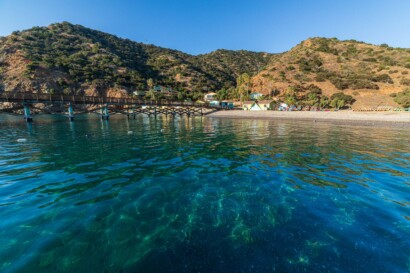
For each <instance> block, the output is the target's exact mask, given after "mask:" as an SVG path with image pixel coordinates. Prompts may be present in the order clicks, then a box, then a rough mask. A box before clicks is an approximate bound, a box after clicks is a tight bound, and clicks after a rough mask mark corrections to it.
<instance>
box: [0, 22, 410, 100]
mask: <svg viewBox="0 0 410 273" xmlns="http://www.w3.org/2000/svg"><path fill="white" fill-rule="evenodd" d="M243 73H247V74H249V75H251V79H250V82H249V83H246V84H243V83H242V84H243V86H242V87H238V88H236V89H235V88H234V87H236V83H237V81H236V79H237V78H238V77H239V76H240V75H242V74H243ZM150 78H151V79H153V81H154V83H155V84H157V85H163V86H167V87H171V88H173V89H174V90H178V91H186V92H188V93H190V94H196V97H197V98H199V97H201V94H202V93H203V92H208V91H217V90H219V89H221V88H223V89H225V90H227V91H226V92H227V93H226V97H227V98H238V96H239V95H238V94H239V93H240V92H243V88H244V86H246V88H248V89H249V90H246V92H248V93H249V92H255V91H258V92H261V93H263V94H266V95H270V94H272V93H273V94H275V95H276V96H280V97H282V98H285V97H288V99H289V96H293V98H291V99H300V101H302V100H303V101H305V102H306V101H308V100H312V101H311V102H307V104H308V105H315V101H317V103H318V104H319V103H320V101H321V100H323V103H324V104H325V105H326V100H327V99H328V98H330V97H331V96H332V95H334V94H335V93H339V92H344V93H345V94H346V95H351V96H353V97H354V99H355V101H356V102H355V107H356V108H360V107H364V108H365V107H375V106H383V105H386V106H387V105H389V106H397V104H396V103H395V102H394V99H393V96H394V93H399V92H401V91H403V90H405V89H406V88H410V49H400V48H392V47H389V46H388V45H386V44H384V45H380V46H375V45H370V44H366V43H363V42H358V41H353V40H350V41H339V40H337V39H335V38H334V39H326V38H312V39H308V40H306V41H303V42H302V43H300V44H299V45H297V46H295V47H294V48H292V49H291V50H290V51H288V52H285V53H282V54H276V55H275V54H268V53H256V52H249V51H229V50H217V51H215V52H212V53H209V54H203V55H198V56H193V55H189V54H186V53H183V52H180V51H177V50H171V49H166V48H161V47H157V46H154V45H146V44H142V43H137V42H133V41H130V40H128V39H121V38H118V37H116V36H113V35H110V34H106V33H103V32H100V31H96V30H92V29H88V28H85V27H83V26H79V25H73V24H70V23H67V22H64V23H60V24H53V25H50V26H48V27H35V28H32V29H29V30H25V31H21V32H14V33H12V34H11V35H9V36H7V37H2V38H0V91H2V90H3V91H10V92H13V91H31V92H43V93H55V94H58V93H66V94H87V95H109V96H119V95H121V96H125V95H127V94H131V93H132V92H133V91H135V90H146V89H147V80H148V79H150ZM245 78H249V77H245ZM241 88H242V89H241ZM238 90H242V91H240V92H239V91H238ZM241 94H242V93H241ZM241 96H242V97H243V94H242V95H241ZM245 96H246V94H245ZM193 97H195V96H193Z"/></svg>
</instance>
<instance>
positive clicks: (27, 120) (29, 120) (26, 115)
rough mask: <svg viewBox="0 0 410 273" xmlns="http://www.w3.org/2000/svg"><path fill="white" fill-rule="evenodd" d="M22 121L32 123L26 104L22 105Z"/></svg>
mask: <svg viewBox="0 0 410 273" xmlns="http://www.w3.org/2000/svg"><path fill="white" fill-rule="evenodd" d="M24 119H25V120H26V122H32V121H33V118H32V117H31V113H30V107H29V106H28V105H27V104H24Z"/></svg>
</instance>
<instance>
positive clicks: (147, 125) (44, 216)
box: [0, 116, 410, 273]
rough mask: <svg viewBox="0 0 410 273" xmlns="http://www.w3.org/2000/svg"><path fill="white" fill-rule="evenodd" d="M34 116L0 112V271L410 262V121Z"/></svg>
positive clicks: (363, 266) (367, 266)
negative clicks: (367, 123) (337, 122)
mask: <svg viewBox="0 0 410 273" xmlns="http://www.w3.org/2000/svg"><path fill="white" fill-rule="evenodd" d="M34 118H35V119H34V123H33V124H26V123H24V121H22V120H21V119H20V118H15V117H9V116H0V272H5V273H9V272H106V273H111V272H115V273H119V272H123V273H126V272H410V144H409V143H410V127H409V126H407V127H382V126H381V127H380V126H379V127H370V126H359V125H332V124H329V123H312V122H308V121H305V122H303V121H272V120H239V119H236V120H235V119H217V118H200V117H197V118H191V119H187V118H169V117H168V118H165V117H159V118H157V119H154V118H153V117H150V118H149V117H142V116H139V117H137V119H136V120H127V119H126V118H125V117H122V116H113V117H112V118H111V120H110V121H108V122H107V121H101V120H99V119H98V117H96V116H79V117H77V120H76V121H75V122H73V123H70V122H68V120H67V119H65V118H62V117H50V116H35V117H34ZM22 138H25V139H27V141H26V142H17V139H22Z"/></svg>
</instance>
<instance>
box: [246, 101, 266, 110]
mask: <svg viewBox="0 0 410 273" xmlns="http://www.w3.org/2000/svg"><path fill="white" fill-rule="evenodd" d="M272 102H273V101H270V100H261V101H245V102H244V103H243V107H242V108H243V110H246V111H267V110H271V109H272V108H271V104H272Z"/></svg>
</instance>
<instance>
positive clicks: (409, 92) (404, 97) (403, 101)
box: [394, 87, 410, 108]
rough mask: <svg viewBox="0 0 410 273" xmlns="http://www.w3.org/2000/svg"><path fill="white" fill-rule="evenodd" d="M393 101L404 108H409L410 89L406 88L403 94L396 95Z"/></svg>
mask: <svg viewBox="0 0 410 273" xmlns="http://www.w3.org/2000/svg"><path fill="white" fill-rule="evenodd" d="M394 101H395V102H397V103H398V104H400V105H401V106H403V107H404V108H408V107H410V88H408V87H407V88H406V89H404V90H403V92H400V93H398V94H397V96H396V97H395V98H394Z"/></svg>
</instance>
